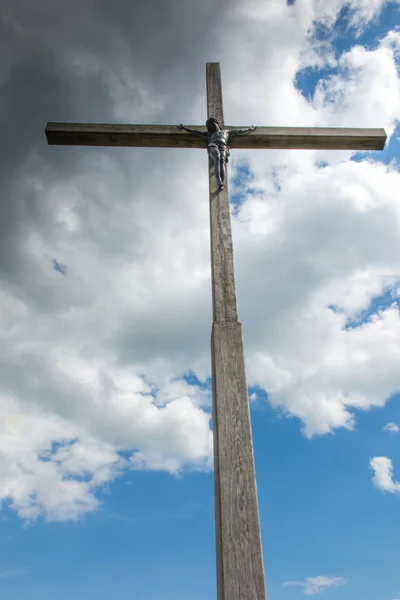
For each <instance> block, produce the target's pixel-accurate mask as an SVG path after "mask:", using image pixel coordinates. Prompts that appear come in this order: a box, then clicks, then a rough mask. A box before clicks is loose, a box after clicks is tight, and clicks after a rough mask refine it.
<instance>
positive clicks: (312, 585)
mask: <svg viewBox="0 0 400 600" xmlns="http://www.w3.org/2000/svg"><path fill="white" fill-rule="evenodd" d="M345 583H347V582H346V579H345V578H344V577H327V576H326V575H318V576H317V577H306V578H305V580H304V581H285V583H284V584H283V587H288V586H299V587H301V588H303V594H306V595H307V596H313V595H315V594H320V593H321V592H323V591H325V590H326V589H328V588H332V587H338V586H341V585H344V584H345Z"/></svg>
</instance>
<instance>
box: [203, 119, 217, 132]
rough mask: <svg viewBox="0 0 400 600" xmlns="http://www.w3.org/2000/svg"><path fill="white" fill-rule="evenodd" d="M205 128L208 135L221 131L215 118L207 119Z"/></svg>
mask: <svg viewBox="0 0 400 600" xmlns="http://www.w3.org/2000/svg"><path fill="white" fill-rule="evenodd" d="M206 127H207V129H208V131H209V132H210V133H214V131H219V130H220V129H221V125H220V124H219V121H218V119H216V118H215V117H210V118H209V119H207V121H206Z"/></svg>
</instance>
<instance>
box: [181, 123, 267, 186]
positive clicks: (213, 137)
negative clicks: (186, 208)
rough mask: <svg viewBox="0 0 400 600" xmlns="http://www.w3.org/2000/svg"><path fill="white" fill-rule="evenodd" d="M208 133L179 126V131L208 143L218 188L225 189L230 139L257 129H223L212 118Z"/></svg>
mask: <svg viewBox="0 0 400 600" xmlns="http://www.w3.org/2000/svg"><path fill="white" fill-rule="evenodd" d="M206 127H207V131H198V130H197V129H190V128H189V127H185V126H184V125H182V123H181V124H180V125H177V129H184V130H185V131H187V132H188V133H191V134H193V135H198V136H200V137H202V138H203V139H204V140H205V142H206V143H207V148H208V154H209V156H210V158H211V159H212V161H213V163H214V172H215V177H216V178H217V183H218V187H219V188H220V189H223V188H224V187H225V181H226V167H225V165H226V164H227V162H228V160H229V154H230V152H229V151H230V148H229V146H228V142H229V139H230V138H231V137H233V136H234V135H242V134H245V133H250V132H251V131H255V130H256V127H253V125H251V126H250V127H248V128H247V129H230V130H229V129H222V127H221V126H220V124H219V122H218V119H216V118H215V117H210V118H209V119H207V121H206Z"/></svg>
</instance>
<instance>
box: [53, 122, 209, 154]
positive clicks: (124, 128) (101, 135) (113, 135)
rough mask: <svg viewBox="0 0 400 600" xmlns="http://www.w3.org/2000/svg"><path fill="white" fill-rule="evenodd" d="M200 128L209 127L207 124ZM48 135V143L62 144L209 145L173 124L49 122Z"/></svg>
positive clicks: (198, 146) (158, 146)
mask: <svg viewBox="0 0 400 600" xmlns="http://www.w3.org/2000/svg"><path fill="white" fill-rule="evenodd" d="M197 129H200V130H204V131H205V130H206V128H205V127H198V128H197ZM46 137H47V141H48V143H49V144H52V145H53V144H57V145H61V146H121V147H136V148H146V147H154V148H206V147H207V145H206V142H205V141H203V140H202V139H201V138H200V137H197V136H194V135H190V133H185V132H182V131H179V130H178V129H177V128H176V127H175V126H174V125H117V124H106V123H104V124H101V123H48V124H47V126H46Z"/></svg>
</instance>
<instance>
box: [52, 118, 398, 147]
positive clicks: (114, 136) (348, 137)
mask: <svg viewBox="0 0 400 600" xmlns="http://www.w3.org/2000/svg"><path fill="white" fill-rule="evenodd" d="M190 127H192V128H195V129H199V130H200V131H205V130H206V128H205V127H204V126H203V127H202V126H196V125H191V126H190ZM226 127H227V128H228V129H232V127H230V126H229V125H227V126H226ZM46 137H47V141H48V143H49V144H52V145H53V144H56V145H62V146H121V147H155V148H205V143H204V141H203V140H202V138H201V137H197V136H194V135H191V134H189V133H186V132H184V131H179V130H178V129H176V127H175V126H174V125H114V124H97V123H48V124H47V127H46ZM385 142H386V133H385V130H384V129H348V128H337V127H324V128H322V127H321V128H320V127H257V129H256V131H253V132H252V133H250V134H247V135H238V136H236V137H233V138H232V139H231V140H230V142H229V145H230V147H231V148H242V149H249V150H250V149H254V150H258V149H259V150H261V149H267V148H268V149H290V148H292V149H306V150H307V149H308V150H310V149H316V150H382V149H383V148H384V146H385Z"/></svg>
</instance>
